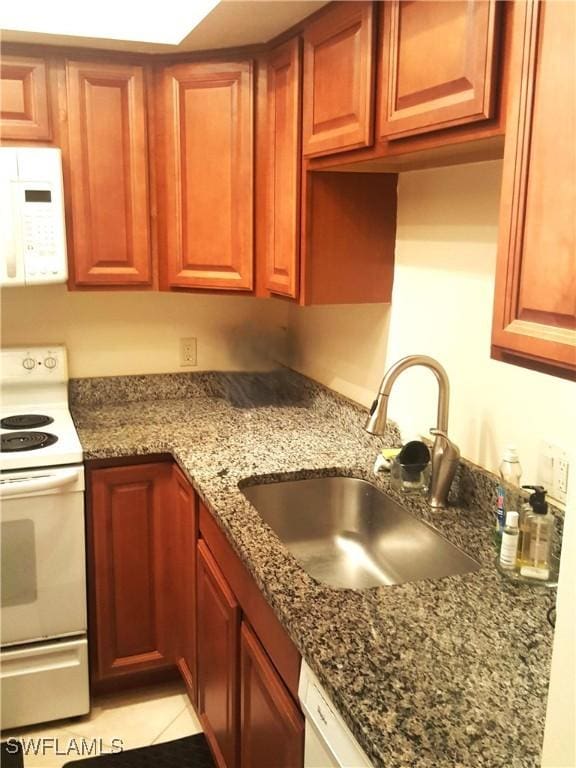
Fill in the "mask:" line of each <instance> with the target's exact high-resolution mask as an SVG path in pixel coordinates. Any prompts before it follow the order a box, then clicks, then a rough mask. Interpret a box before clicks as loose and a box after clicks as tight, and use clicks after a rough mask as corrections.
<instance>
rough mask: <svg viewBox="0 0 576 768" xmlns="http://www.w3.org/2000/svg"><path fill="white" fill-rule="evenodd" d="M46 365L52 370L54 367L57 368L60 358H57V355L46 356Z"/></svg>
mask: <svg viewBox="0 0 576 768" xmlns="http://www.w3.org/2000/svg"><path fill="white" fill-rule="evenodd" d="M44 365H45V366H46V368H49V369H50V370H52V369H53V368H56V366H57V365H58V360H56V358H55V357H46V358H45V359H44Z"/></svg>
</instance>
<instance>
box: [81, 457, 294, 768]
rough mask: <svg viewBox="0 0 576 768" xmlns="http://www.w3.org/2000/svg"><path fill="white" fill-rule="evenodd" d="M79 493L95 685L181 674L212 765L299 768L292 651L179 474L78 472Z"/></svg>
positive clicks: (156, 468)
mask: <svg viewBox="0 0 576 768" xmlns="http://www.w3.org/2000/svg"><path fill="white" fill-rule="evenodd" d="M161 458H164V457H158V459H161ZM134 461H136V460H134ZM140 461H141V459H140ZM87 488H88V515H87V522H88V526H87V528H88V530H87V540H88V594H89V616H90V618H89V630H88V632H89V645H90V654H91V659H90V661H91V680H92V686H93V689H94V690H100V691H105V690H109V689H114V688H119V687H129V686H131V685H137V684H141V683H145V682H153V681H154V680H156V679H158V678H162V677H166V676H169V675H176V674H177V673H178V672H177V671H179V672H180V675H181V677H182V679H183V681H184V683H185V685H186V689H187V691H188V695H189V697H190V700H191V702H192V704H193V706H194V707H195V709H196V711H197V712H198V715H199V718H200V721H201V723H202V727H203V729H204V732H205V734H206V738H207V740H208V743H209V745H210V748H211V750H212V754H213V756H214V760H215V762H216V765H217V766H218V768H260V767H262V768H271V766H274V768H301V766H302V765H303V754H304V718H303V716H302V713H301V711H300V708H299V706H298V703H297V701H298V677H299V671H300V654H299V652H298V650H297V648H296V647H295V646H294V644H293V643H292V641H291V640H290V638H289V637H288V635H287V634H286V632H285V630H284V628H283V627H282V625H281V624H280V622H279V621H278V619H277V618H276V616H275V614H274V612H273V611H272V609H271V608H270V606H269V605H268V603H267V602H266V600H265V599H264V597H263V595H262V593H261V592H260V590H259V588H258V587H257V585H256V583H255V582H254V579H253V578H252V576H251V575H250V573H249V572H248V570H247V569H246V567H245V566H244V564H243V563H242V561H241V560H240V558H239V557H238V555H237V554H236V553H235V552H234V550H233V549H232V547H231V545H230V542H229V541H228V539H227V538H226V536H225V535H224V533H223V532H222V530H221V528H220V527H219V525H218V523H217V522H216V520H215V519H214V518H213V517H212V515H211V514H210V512H209V511H208V510H207V509H206V507H205V506H204V505H203V504H201V503H199V502H198V498H197V496H196V493H195V492H194V489H193V488H192V486H191V485H190V483H189V481H188V479H187V477H186V476H185V474H184V473H183V472H182V471H181V470H180V468H179V467H178V466H176V464H174V463H173V462H171V461H169V460H164V461H161V460H158V461H154V462H150V463H134V464H127V465H122V466H118V465H115V466H102V465H100V466H98V465H96V466H93V465H92V466H90V465H88V470H87ZM271 756H273V762H272V763H271V762H270V761H271V759H272V758H271Z"/></svg>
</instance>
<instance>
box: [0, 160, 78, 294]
mask: <svg viewBox="0 0 576 768" xmlns="http://www.w3.org/2000/svg"><path fill="white" fill-rule="evenodd" d="M0 210H1V211H2V215H1V217H0V285H3V286H7V285H38V284H40V283H65V282H66V280H67V278H68V264H67V258H66V225H65V221H64V193H63V186H62V156H61V153H60V150H59V149H55V148H52V147H33V148H30V147H0Z"/></svg>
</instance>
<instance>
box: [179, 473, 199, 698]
mask: <svg viewBox="0 0 576 768" xmlns="http://www.w3.org/2000/svg"><path fill="white" fill-rule="evenodd" d="M173 490H174V494H175V498H174V515H175V517H176V520H175V529H176V532H177V537H178V553H177V560H176V562H177V566H178V570H179V573H178V576H179V578H178V581H177V588H178V590H179V594H180V598H179V601H178V616H177V624H178V628H179V632H178V637H179V642H178V648H177V651H176V664H177V666H178V669H179V671H180V674H181V675H182V679H183V680H184V683H185V685H186V690H187V692H188V697H189V698H190V701H191V702H192V704H194V705H196V704H197V701H198V683H197V677H196V656H197V653H196V542H197V539H198V503H197V502H198V500H197V497H196V494H195V493H194V489H193V488H192V486H191V485H190V483H189V482H188V480H187V478H186V477H185V476H184V474H183V473H182V471H181V470H180V469H179V468H178V467H177V466H174V488H173Z"/></svg>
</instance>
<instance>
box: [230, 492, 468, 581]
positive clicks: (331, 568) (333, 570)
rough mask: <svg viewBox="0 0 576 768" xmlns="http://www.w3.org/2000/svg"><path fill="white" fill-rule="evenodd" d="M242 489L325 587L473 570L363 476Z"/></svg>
mask: <svg viewBox="0 0 576 768" xmlns="http://www.w3.org/2000/svg"><path fill="white" fill-rule="evenodd" d="M242 493H243V494H244V495H245V496H246V498H247V499H248V500H249V501H250V502H251V504H252V505H253V506H254V507H255V508H256V510H257V511H258V513H259V514H260V516H261V517H262V519H263V520H264V521H265V522H266V523H268V525H269V526H270V528H272V530H273V531H274V533H275V534H276V535H277V536H278V537H279V538H280V540H281V541H282V543H283V544H284V545H285V546H286V547H287V549H288V550H289V551H290V552H291V553H292V554H293V555H294V557H295V558H296V559H297V560H298V561H299V562H300V564H301V565H302V567H303V568H304V570H305V571H306V572H307V573H309V574H310V576H312V577H313V578H315V579H317V580H318V581H320V582H322V583H324V584H329V585H330V586H332V587H347V588H350V589H364V588H366V587H375V586H379V585H389V584H402V583H404V582H407V581H418V580H420V579H439V578H442V577H443V576H453V575H456V574H462V573H469V572H470V571H476V570H478V568H480V565H479V564H478V563H477V562H476V561H475V560H473V559H472V558H471V557H469V556H468V555H467V554H465V553H464V552H462V550H460V549H458V547H455V546H454V545H453V544H450V542H449V541H447V540H446V539H445V538H444V537H443V536H442V535H441V534H439V533H438V532H437V531H435V530H434V529H433V528H432V527H430V526H429V525H427V524H426V523H424V522H422V521H420V520H417V519H416V518H415V517H413V516H412V515H411V514H410V513H408V512H406V511H405V510H404V509H402V507H401V506H399V505H398V504H397V503H396V502H395V501H393V500H392V499H391V498H389V497H388V496H386V495H385V494H384V493H382V492H381V491H379V490H378V489H377V488H374V486H372V485H370V483H367V482H365V481H364V480H357V479H356V478H352V477H320V478H313V479H310V480H291V481H286V482H276V483H267V484H262V485H252V486H248V487H245V488H242Z"/></svg>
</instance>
